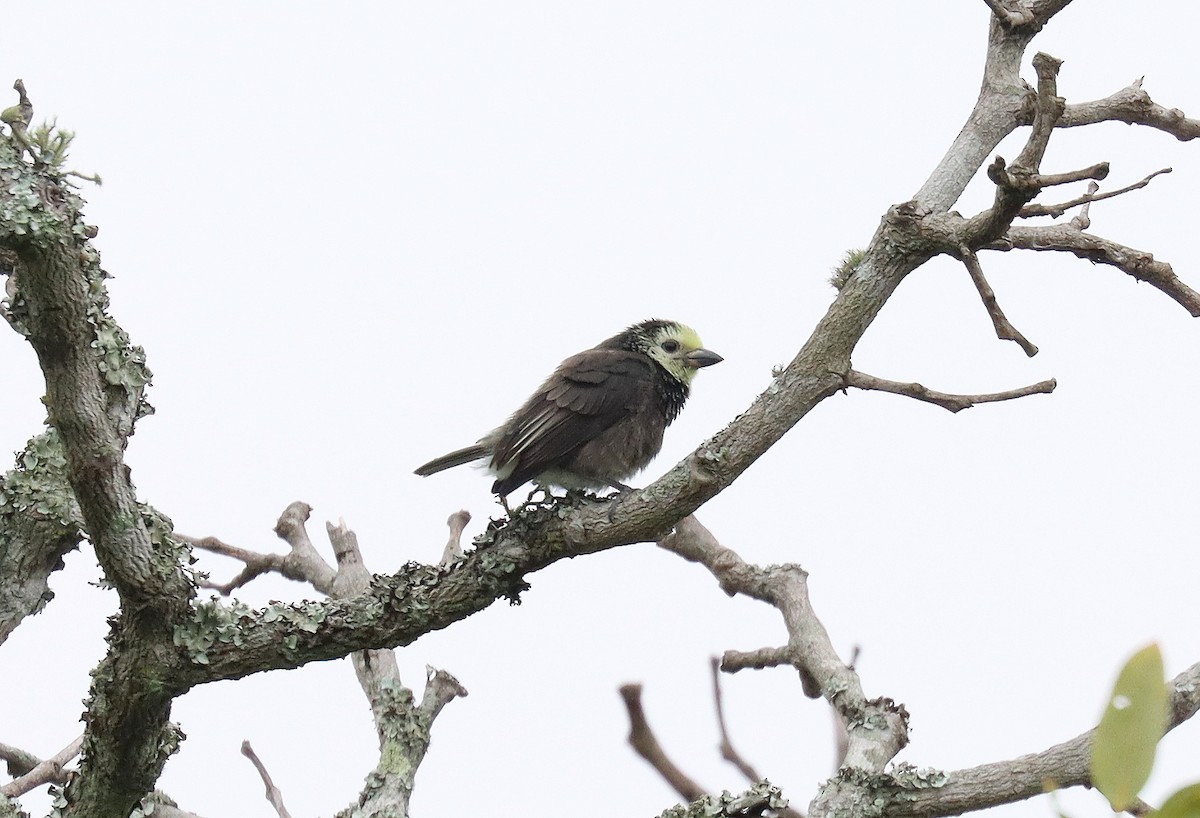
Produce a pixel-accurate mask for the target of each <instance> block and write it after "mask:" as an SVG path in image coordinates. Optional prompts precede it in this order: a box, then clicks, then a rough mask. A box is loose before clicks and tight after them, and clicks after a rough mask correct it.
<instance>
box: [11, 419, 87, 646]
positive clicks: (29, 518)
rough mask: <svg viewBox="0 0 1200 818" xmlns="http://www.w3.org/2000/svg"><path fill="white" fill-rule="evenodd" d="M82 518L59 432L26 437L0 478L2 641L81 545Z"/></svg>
mask: <svg viewBox="0 0 1200 818" xmlns="http://www.w3.org/2000/svg"><path fill="white" fill-rule="evenodd" d="M81 526H82V520H81V518H80V514H79V506H78V505H77V504H76V502H75V495H74V493H73V492H72V491H71V487H70V486H69V485H68V484H67V477H66V461H65V460H64V458H63V455H62V448H61V447H60V446H59V444H58V435H57V433H56V432H54V430H50V431H48V432H45V433H43V434H40V435H38V436H37V437H35V438H33V439H32V440H30V441H29V443H28V444H27V445H26V446H25V450H24V451H22V452H20V453H19V454H18V455H17V466H16V468H14V469H13V470H12V471H10V472H8V473H7V474H5V475H4V477H3V478H0V644H3V643H4V641H5V640H6V639H7V638H8V635H9V634H10V633H12V632H13V630H15V629H16V627H17V626H18V625H19V624H21V621H22V620H24V618H25V617H27V616H29V615H30V614H34V613H37V612H38V611H40V610H41V609H42V607H43V606H44V605H45V604H46V603H47V602H49V601H50V599H51V598H52V597H53V596H54V594H53V592H51V590H50V581H49V580H50V575H51V574H52V573H54V572H55V571H57V570H59V569H60V568H62V564H63V562H62V561H63V557H64V556H66V554H67V553H68V552H70V551H73V550H75V549H76V548H77V547H78V546H79V542H80V540H81V539H82V538H83V532H82V529H81Z"/></svg>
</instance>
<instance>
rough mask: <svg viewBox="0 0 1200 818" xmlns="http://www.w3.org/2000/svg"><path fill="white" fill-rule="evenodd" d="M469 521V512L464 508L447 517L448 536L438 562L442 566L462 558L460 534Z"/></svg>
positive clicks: (445, 566) (444, 566) (449, 564)
mask: <svg viewBox="0 0 1200 818" xmlns="http://www.w3.org/2000/svg"><path fill="white" fill-rule="evenodd" d="M469 522H471V512H469V511H467V510H466V509H462V510H461V511H456V512H454V513H453V514H451V515H450V517H449V518H447V520H446V525H447V526H448V527H449V528H450V538H449V539H448V540H446V548H445V549H444V550H443V551H442V561H441V563H440V564H441V566H442V567H443V568H447V567H449V566H451V565H453V564H454V563H456V562H458V561H459V560H460V559H462V555H463V550H462V535H463V531H464V530H465V529H466V527H467V523H469Z"/></svg>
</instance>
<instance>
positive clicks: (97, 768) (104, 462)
mask: <svg viewBox="0 0 1200 818" xmlns="http://www.w3.org/2000/svg"><path fill="white" fill-rule="evenodd" d="M82 204H83V203H82V200H80V199H79V198H78V197H77V196H76V195H74V193H73V192H72V191H71V189H70V187H69V186H67V185H66V184H65V183H64V182H63V181H62V179H61V178H60V177H58V176H56V175H55V174H54V172H53V171H52V169H50V168H48V167H46V166H44V165H39V166H37V167H33V166H30V165H28V164H26V163H25V162H24V161H23V159H22V158H21V157H20V155H19V154H17V155H14V149H13V145H12V143H11V142H10V141H9V140H7V139H0V205H2V206H3V207H0V209H2V210H5V211H6V218H5V219H3V220H0V247H2V248H4V249H7V250H9V251H11V252H12V253H15V254H16V255H17V257H18V259H19V261H20V264H19V267H20V272H19V275H18V276H17V279H16V284H17V286H16V298H15V300H16V301H17V302H18V303H17V304H14V307H13V309H14V311H18V312H20V313H21V319H22V320H21V324H22V326H23V327H24V328H25V329H26V331H27V337H28V340H29V342H30V344H31V345H32V346H33V348H34V350H35V352H36V353H37V356H38V361H39V363H40V365H41V368H42V373H43V375H44V376H45V380H46V397H45V403H46V406H47V410H48V414H49V421H50V424H51V426H52V427H53V428H54V429H55V430H56V431H57V433H58V435H59V439H60V441H61V444H62V451H63V454H64V456H65V461H66V468H65V473H66V476H67V480H68V482H69V483H70V486H71V488H72V490H73V492H74V495H75V498H76V500H77V502H78V504H79V510H80V513H81V515H82V518H83V522H84V527H85V529H86V531H87V535H88V539H89V540H90V541H91V543H92V545H93V547H94V549H95V552H96V556H97V558H98V559H99V561H100V564H101V566H102V567H103V569H104V573H105V577H106V578H107V579H108V580H109V581H110V582H111V583H112V584H113V586H114V587H115V588H116V589H117V593H118V595H119V596H120V599H121V605H122V613H121V615H120V616H119V617H118V619H117V620H116V622H115V626H114V629H113V632H112V634H111V635H110V636H109V653H108V655H107V656H106V658H105V659H104V661H103V662H102V663H101V664H100V666H99V667H98V668H97V669H96V671H95V672H94V673H93V685H92V691H91V699H90V703H89V712H88V716H87V723H88V726H87V730H86V732H85V734H84V753H83V756H84V761H83V765H82V767H81V771H80V778H79V782H78V786H77V787H74V788H72V792H71V797H72V798H74V799H77V800H76V802H75V803H74V804H73V808H74V809H76V810H77V811H78V812H79V813H80V814H86V815H117V814H121V815H125V814H128V813H129V811H130V810H131V809H132V808H133V806H134V805H135V804H136V803H137V802H138V801H139V800H140V799H141V798H142V796H143V795H144V794H145V793H146V792H148V791H150V790H152V789H153V787H154V783H155V781H156V780H157V778H158V775H159V772H160V771H161V769H162V765H163V762H164V761H165V760H166V757H167V755H168V754H169V753H170V752H171V750H172V749H173V748H174V746H175V745H176V744H177V741H178V736H177V735H176V733H175V731H174V728H173V727H172V726H171V725H170V724H169V721H168V718H169V715H170V702H171V697H170V694H169V693H168V692H167V690H166V689H165V688H164V686H162V685H161V684H159V683H158V681H157V680H158V679H159V678H160V669H161V666H162V664H163V661H162V660H163V655H164V654H167V653H170V652H173V650H174V649H173V647H172V630H173V624H174V623H175V622H176V621H182V619H183V613H184V612H185V611H186V609H187V606H188V603H189V600H190V599H191V597H192V594H193V590H194V589H193V587H192V585H191V583H190V582H189V581H188V579H187V578H186V576H185V575H184V573H183V570H182V568H181V564H180V563H181V557H182V554H181V553H180V552H179V551H178V549H177V548H176V546H175V544H174V543H173V542H172V541H170V539H169V535H168V534H167V533H165V532H166V531H167V530H168V526H167V524H166V522H165V521H164V520H162V519H161V518H156V517H154V515H153V514H152V512H150V511H148V510H144V509H143V508H141V507H140V506H139V504H138V501H137V497H136V494H135V492H134V489H133V485H132V483H131V481H130V478H129V470H128V469H127V468H126V466H125V464H124V457H123V454H124V449H125V445H126V442H127V440H128V437H129V435H130V434H131V433H132V431H133V425H134V422H135V421H136V419H137V418H138V416H139V415H140V414H141V413H143V412H145V411H147V409H146V407H145V405H144V403H143V401H142V391H143V389H144V387H145V384H146V383H147V381H148V380H149V371H148V370H147V369H146V367H145V364H144V355H143V354H142V351H141V350H140V349H139V348H137V347H134V346H133V345H132V344H130V343H129V339H128V337H127V336H126V334H125V333H124V331H123V330H121V328H120V327H119V326H117V325H116V323H115V322H113V321H112V319H111V317H110V316H109V315H108V313H107V306H108V299H107V294H106V291H105V287H104V278H105V274H104V271H103V270H102V269H101V268H100V263H99V255H98V254H97V253H96V251H95V249H94V248H92V247H91V246H90V245H89V244H88V241H87V239H86V238H85V237H86V236H87V235H89V233H94V231H89V229H88V226H87V225H86V224H85V223H84V222H83V218H82V215H81V208H82ZM148 521H149V522H150V523H152V524H153V526H154V531H153V532H152V531H151V525H150V524H148ZM147 680H155V683H154V684H147Z"/></svg>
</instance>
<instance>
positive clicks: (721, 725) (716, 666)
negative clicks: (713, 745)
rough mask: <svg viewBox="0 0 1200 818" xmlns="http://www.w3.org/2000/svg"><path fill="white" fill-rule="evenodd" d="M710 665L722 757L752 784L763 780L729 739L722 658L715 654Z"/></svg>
mask: <svg viewBox="0 0 1200 818" xmlns="http://www.w3.org/2000/svg"><path fill="white" fill-rule="evenodd" d="M709 667H710V668H711V670H712V685H713V704H714V706H715V707H716V710H717V729H718V730H720V732H721V744H720V750H721V758H723V759H725V760H726V761H728V762H729V763H730V764H732V765H733V766H735V767H737V768H738V770H739V771H740V772H741V774H742V775H744V776H746V780H747V781H749V782H750V783H751V784H753V783H754V782H755V781H761V780H762V776H761V775H759V774H758V771H757V770H755V769H754V767H753V766H752V765H751V764H750V763H749V762H748V761H746V760H745V759H744V758H742V756H741V754H739V753H738V751H737V750H735V749H734V748H733V742H732V741H730V740H729V728H728V727H727V726H726V725H725V703H724V697H723V696H722V695H721V660H720V659H718V658H717V657H715V656H714V657H712V659H711V660H709Z"/></svg>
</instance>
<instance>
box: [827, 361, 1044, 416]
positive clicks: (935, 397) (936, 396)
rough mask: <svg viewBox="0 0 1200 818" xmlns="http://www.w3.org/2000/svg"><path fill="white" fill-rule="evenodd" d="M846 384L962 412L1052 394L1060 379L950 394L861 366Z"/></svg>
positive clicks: (848, 375)
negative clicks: (981, 405) (979, 392)
mask: <svg viewBox="0 0 1200 818" xmlns="http://www.w3.org/2000/svg"><path fill="white" fill-rule="evenodd" d="M846 385H847V386H853V387H854V388H856V389H869V390H874V391H876V392H891V393H892V394H894V395H904V396H905V397H909V398H913V399H915V400H920V401H925V402H926V403H932V404H935V405H936V406H940V407H942V408H943V409H945V410H947V411H949V412H960V411H962V410H963V409H970V408H971V407H972V406H974V405H975V404H977V403H996V402H998V401H1004V400H1015V399H1017V398H1024V397H1028V396H1029V395H1048V394H1050V393H1051V392H1053V391H1054V388H1055V387H1056V386H1057V385H1058V382H1057V381H1056V380H1054V379H1053V378H1051V379H1050V380H1046V381H1039V382H1038V383H1035V384H1031V385H1029V386H1023V387H1021V388H1020V389H1010V390H1008V391H1007V392H991V393H989V394H984V395H949V394H946V393H945V392H935V391H934V390H932V389H929V388H928V387H925V386H922V385H921V384H919V383H900V382H899V381H889V380H884V379H883V378H877V377H875V376H874V375H868V374H866V373H865V372H859V371H858V370H857V369H852V370H850V371H849V372H848V373H846Z"/></svg>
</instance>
